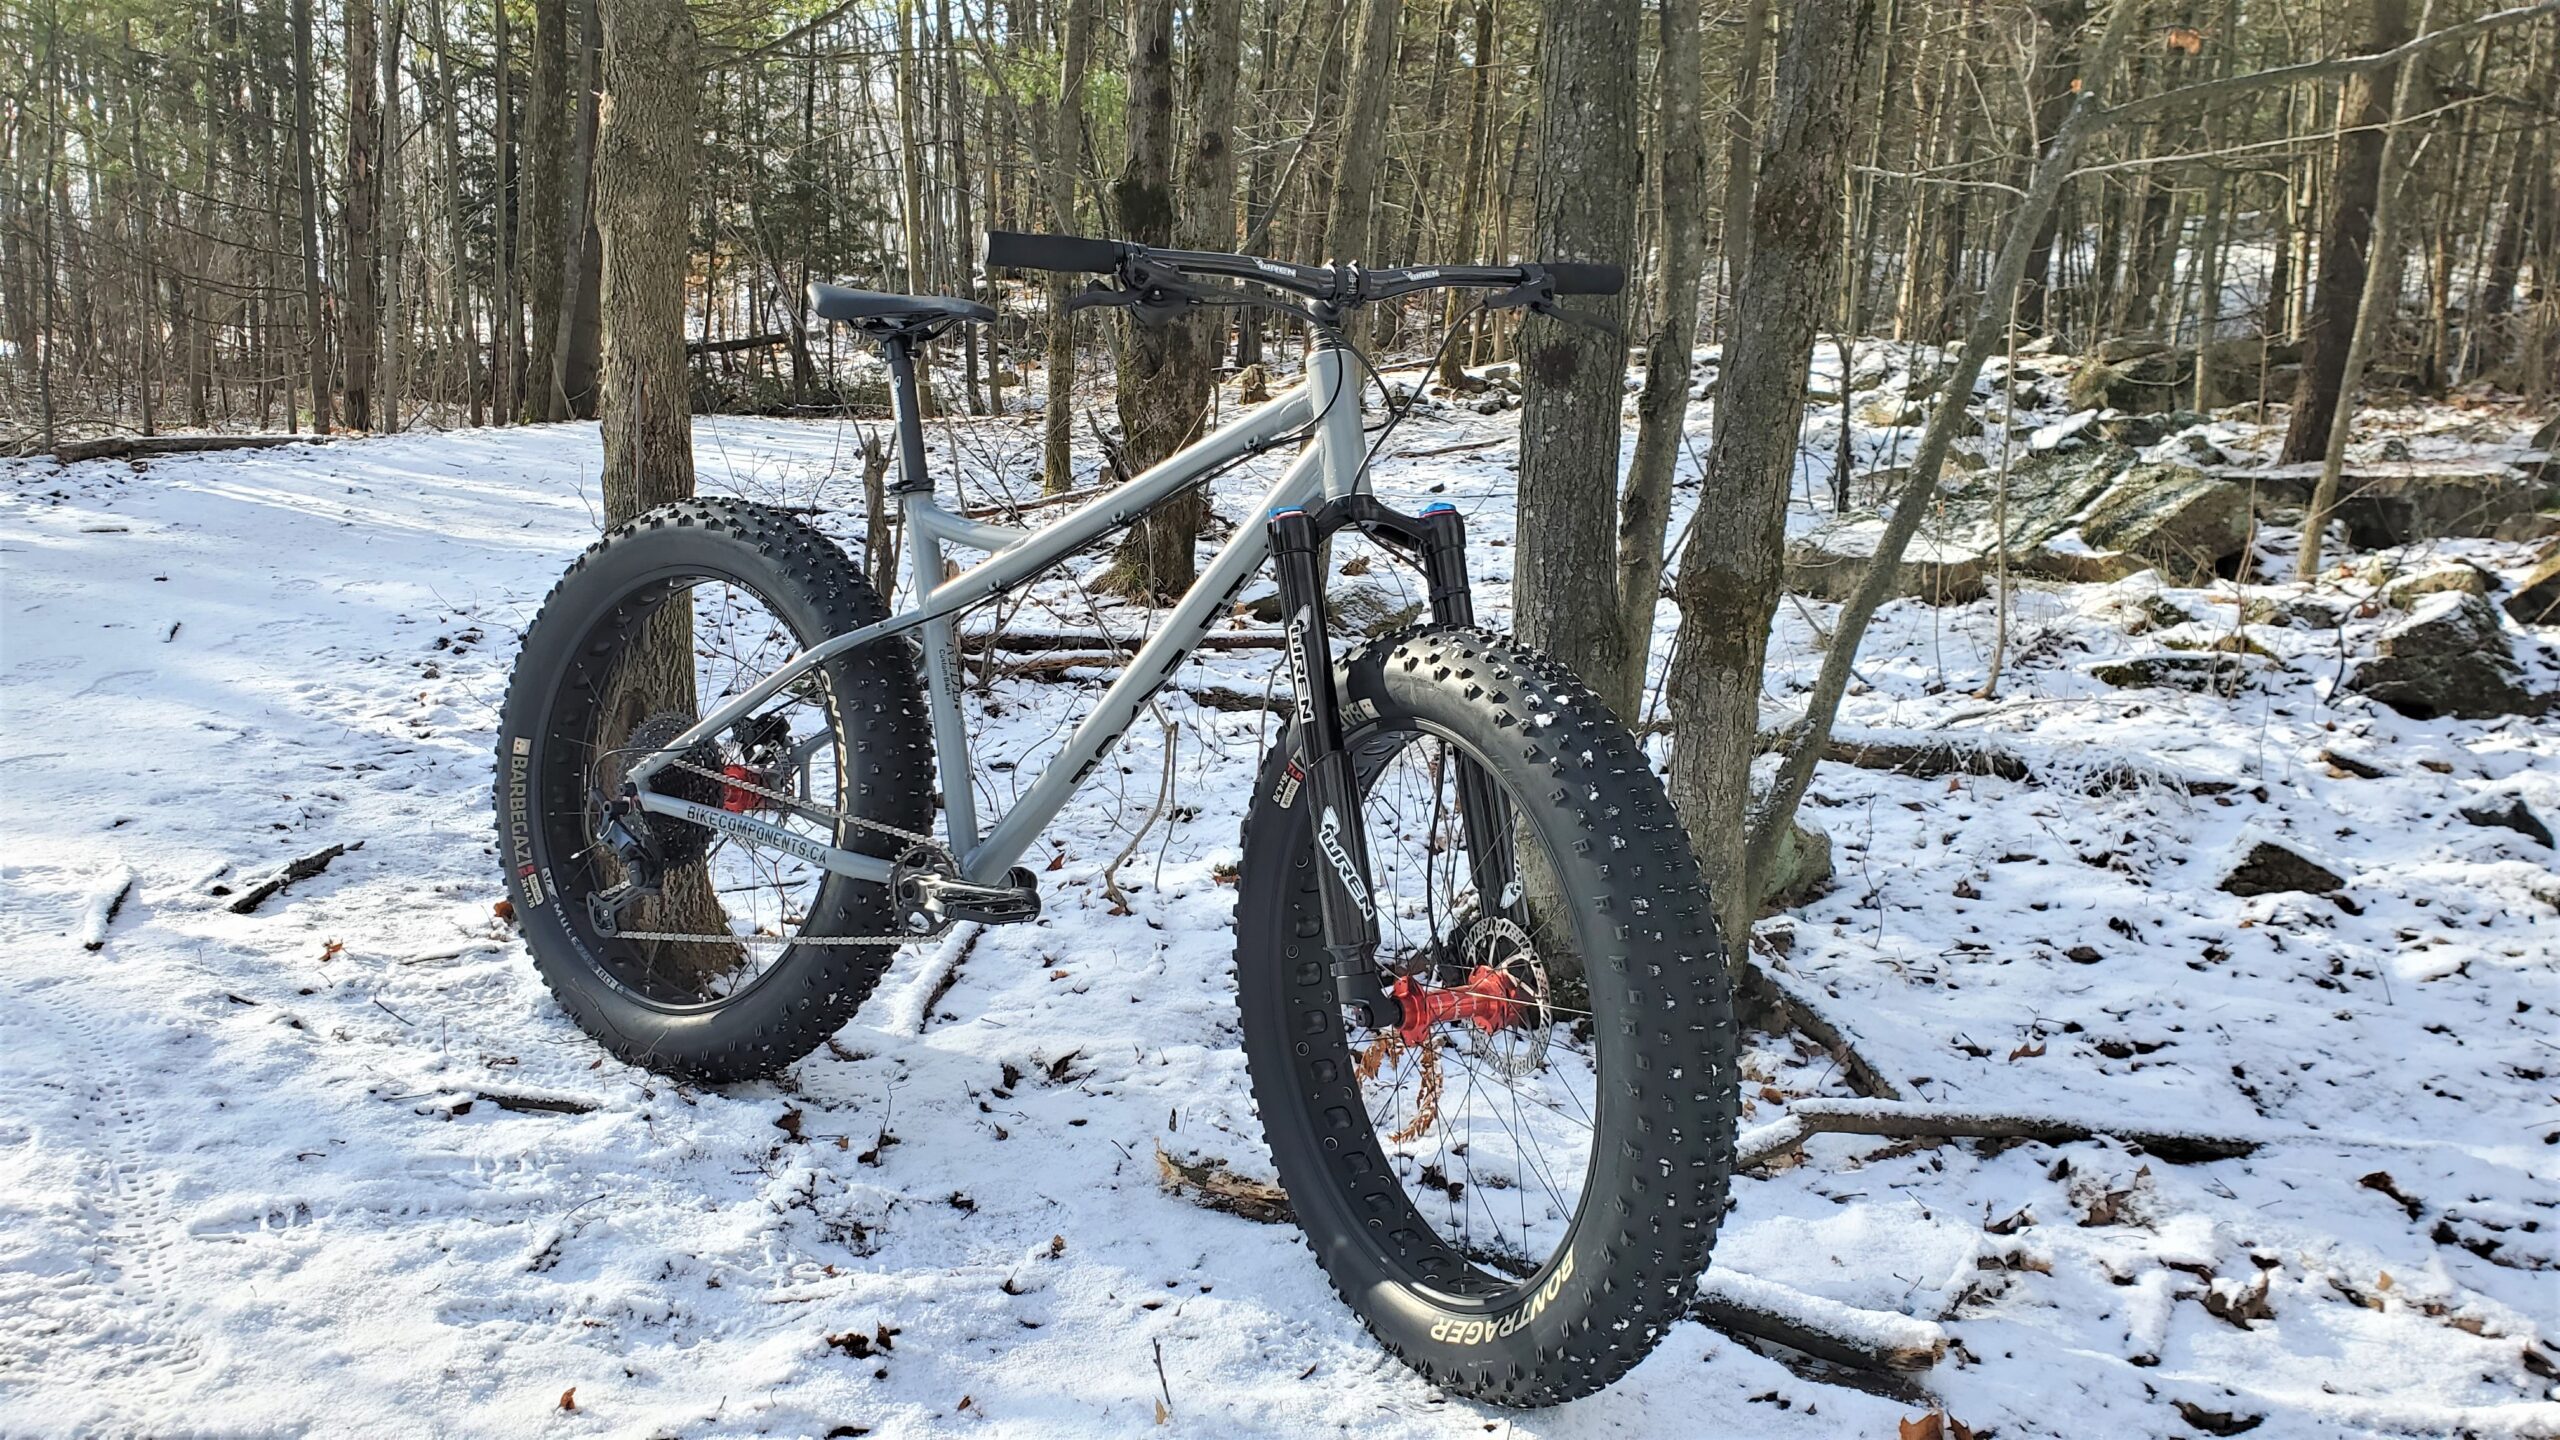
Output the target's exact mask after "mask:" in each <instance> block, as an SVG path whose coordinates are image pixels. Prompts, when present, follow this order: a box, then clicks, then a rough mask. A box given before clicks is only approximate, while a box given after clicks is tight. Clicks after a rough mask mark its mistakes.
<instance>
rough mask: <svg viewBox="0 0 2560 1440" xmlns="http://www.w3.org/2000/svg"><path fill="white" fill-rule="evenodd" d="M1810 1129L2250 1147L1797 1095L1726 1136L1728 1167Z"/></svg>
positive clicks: (2170, 1134) (2065, 1119)
mask: <svg viewBox="0 0 2560 1440" xmlns="http://www.w3.org/2000/svg"><path fill="white" fill-rule="evenodd" d="M1815 1135H1875V1136H1886V1137H1895V1138H1900V1139H1906V1140H2040V1141H2043V1142H2045V1143H2046V1144H2061V1143H2066V1142H2070V1141H2075V1140H2094V1139H2097V1138H2098V1137H2100V1136H2107V1137H2110V1138H2113V1139H2116V1140H2121V1141H2123V1142H2125V1143H2126V1144H2129V1145H2138V1146H2140V1147H2141V1148H2142V1149H2143V1150H2145V1151H2147V1152H2149V1153H2150V1154H2153V1155H2156V1156H2158V1157H2160V1158H2161V1159H2163V1160H2166V1161H2168V1162H2169V1163H2171V1164H2173V1165H2190V1164H2195V1163H2197V1162H2199V1161H2205V1160H2236V1159H2238V1158H2240V1157H2242V1156H2245V1155H2253V1154H2256V1153H2257V1150H2258V1145H2259V1142H2258V1141H2256V1140H2254V1139H2250V1138H2248V1137H2246V1136H2239V1135H2224V1134H2217V1133H2214V1132H2212V1131H2206V1130H2181V1129H2175V1128H2168V1127H2159V1126H2150V1125H2143V1124H2139V1123H2135V1122H2130V1121H2118V1120H2112V1119H2108V1120H2098V1119H2094V1118H2092V1119H2082V1118H2078V1117H2073V1116H2064V1115H2054V1114H2041V1115H2039V1114H2034V1113H2030V1112H2025V1111H2013V1110H1985V1109H1979V1108H1976V1107H1974V1106H1969V1105H1924V1104H1917V1103H1913V1102H1909V1101H1894V1100H1798V1101H1796V1102H1795V1103H1794V1104H1792V1105H1789V1106H1788V1107H1787V1113H1786V1114H1785V1115H1783V1116H1781V1117H1779V1118H1778V1119H1776V1120H1772V1121H1770V1122H1769V1123H1768V1124H1766V1125H1761V1126H1756V1127H1754V1128H1753V1129H1750V1130H1748V1131H1745V1132H1744V1133H1743V1134H1742V1135H1741V1136H1740V1137H1739V1138H1738V1139H1737V1140H1736V1141H1735V1142H1734V1166H1735V1168H1736V1169H1746V1170H1747V1169H1749V1168H1751V1167H1753V1166H1755V1165H1761V1164H1765V1163H1767V1162H1768V1161H1770V1160H1774V1159H1776V1158H1777V1157H1779V1156H1780V1155H1784V1154H1787V1153H1788V1152H1790V1151H1793V1150H1795V1149H1797V1148H1799V1147H1801V1146H1802V1145H1803V1144H1804V1142H1805V1141H1806V1140H1808V1139H1810V1138H1811V1137H1813V1136H1815Z"/></svg>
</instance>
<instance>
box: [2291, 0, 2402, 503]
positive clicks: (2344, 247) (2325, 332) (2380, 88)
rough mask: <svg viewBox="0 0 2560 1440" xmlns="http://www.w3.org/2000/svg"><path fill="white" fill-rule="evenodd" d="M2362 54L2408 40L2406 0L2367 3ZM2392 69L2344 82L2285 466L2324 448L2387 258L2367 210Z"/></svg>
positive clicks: (2377, 178)
mask: <svg viewBox="0 0 2560 1440" xmlns="http://www.w3.org/2000/svg"><path fill="white" fill-rule="evenodd" d="M2371 16H2372V19H2371V23H2370V29H2369V31H2368V33H2369V35H2370V38H2371V43H2370V44H2369V45H2368V46H2367V47H2366V49H2367V52H2368V53H2370V52H2372V51H2379V50H2388V49H2390V48H2391V47H2393V46H2395V45H2398V44H2400V43H2401V42H2402V41H2405V40H2407V39H2408V38H2409V34H2410V31H2409V4H2408V0H2372V11H2371ZM2398 73H2399V67H2398V66H2388V67H2385V68H2383V69H2379V70H2372V71H2366V72H2363V73H2360V74H2357V75H2354V76H2351V77H2349V78H2348V80H2347V84H2346V92H2345V95H2344V97H2343V98H2342V99H2341V101H2340V103H2339V107H2338V124H2339V127H2340V129H2341V130H2342V131H2343V132H2344V133H2342V134H2340V135H2339V136H2338V147H2337V151H2336V156H2335V158H2334V160H2333V161H2332V163H2331V166H2330V170H2329V214H2328V220H2327V222H2326V223H2325V224H2323V225H2322V226H2321V227H2320V276H2319V279H2317V280H2316V281H2314V282H2313V288H2312V293H2311V318H2310V323H2309V324H2307V325H2306V326H2304V328H2303V337H2302V379H2301V381H2300V383H2298V384H2296V385H2295V386H2294V391H2293V417H2292V421H2291V423H2290V424H2289V425H2288V426H2287V427H2286V429H2285V434H2284V457H2283V458H2284V463H2286V464H2288V465H2290V464H2296V463H2299V462H2301V461H2305V460H2316V459H2319V458H2320V456H2321V453H2322V451H2323V450H2324V449H2325V448H2326V447H2327V444H2328V440H2329V421H2330V418H2331V417H2332V416H2334V415H2335V414H2336V413H2337V410H2338V389H2339V383H2340V382H2341V381H2342V380H2343V379H2344V378H2345V376H2346V371H2347V351H2348V349H2349V348H2350V347H2351V346H2352V345H2353V343H2354V330H2355V324H2356V303H2357V300H2358V298H2359V297H2360V296H2362V295H2363V294H2364V288H2365V271H2366V268H2367V266H2368V262H2369V261H2371V260H2373V259H2381V260H2383V261H2384V262H2385V264H2386V265H2388V264H2389V261H2390V257H2388V256H2375V255H2372V254H2371V253H2370V252H2371V250H2372V245H2371V241H2372V239H2373V206H2374V199H2375V195H2376V193H2377V191H2378V190H2379V188H2380V185H2381V176H2382V146H2383V129H2384V127H2385V126H2387V125H2388V124H2389V122H2390V119H2391V93H2392V86H2393V81H2394V78H2395V77H2396V76H2397V75H2398Z"/></svg>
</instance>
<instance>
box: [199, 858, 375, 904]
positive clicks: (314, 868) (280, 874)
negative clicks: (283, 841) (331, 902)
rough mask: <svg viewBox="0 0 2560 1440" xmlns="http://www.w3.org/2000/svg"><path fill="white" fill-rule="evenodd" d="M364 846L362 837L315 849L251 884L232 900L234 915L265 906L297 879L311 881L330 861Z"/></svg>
mask: <svg viewBox="0 0 2560 1440" xmlns="http://www.w3.org/2000/svg"><path fill="white" fill-rule="evenodd" d="M363 848H364V842H363V841H361V840H359V841H357V842H356V843H354V844H353V845H332V846H330V847H329V848H327V849H325V850H314V851H312V852H311V853H310V854H308V855H305V856H303V857H301V858H300V859H298V860H293V861H290V862H288V863H287V864H286V865H285V867H284V868H283V869H282V870H279V871H277V872H276V873H275V874H274V875H271V876H269V877H268V878H266V879H264V880H261V881H259V882H258V883H257V884H255V885H252V886H250V887H249V892H248V893H247V894H245V895H242V896H241V897H240V898H239V899H237V900H234V901H232V902H231V906H230V909H231V913H232V914H234V915H247V914H250V913H252V912H253V911H255V910H256V909H257V908H258V907H259V906H261V905H264V904H265V903H267V901H268V900H270V899H272V898H274V896H275V895H276V893H277V892H278V891H280V890H282V889H284V887H286V886H287V885H291V884H292V883H294V882H295V881H297V880H308V879H310V878H311V877H312V876H314V875H317V874H319V873H320V872H321V871H323V870H326V869H328V868H329V862H330V861H332V860H335V859H337V858H338V857H339V856H341V855H344V854H346V853H347V852H348V851H350V850H361V849H363Z"/></svg>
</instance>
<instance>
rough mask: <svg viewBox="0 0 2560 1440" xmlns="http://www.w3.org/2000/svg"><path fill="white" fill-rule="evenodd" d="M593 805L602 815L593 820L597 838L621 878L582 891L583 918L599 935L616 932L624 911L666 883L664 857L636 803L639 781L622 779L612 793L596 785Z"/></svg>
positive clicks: (653, 896)
mask: <svg viewBox="0 0 2560 1440" xmlns="http://www.w3.org/2000/svg"><path fill="white" fill-rule="evenodd" d="M596 809H597V812H598V813H599V814H600V815H601V816H602V817H603V818H602V820H601V821H600V822H599V823H598V825H597V826H596V844H597V845H598V846H599V847H600V848H602V849H605V850H609V851H612V852H613V858H614V859H615V860H616V861H617V862H618V863H620V865H621V866H622V877H623V878H622V883H620V884H618V885H615V886H613V887H612V888H611V889H608V890H591V891H589V892H587V919H588V921H589V922H590V923H591V924H593V925H594V926H595V930H596V933H597V934H598V935H607V936H609V935H615V934H618V933H620V932H621V929H622V915H623V912H624V911H626V910H629V909H630V908H631V907H632V906H634V905H637V904H639V903H640V902H641V901H643V900H654V899H656V898H658V896H659V894H660V893H661V892H662V891H663V889H664V888H665V884H666V875H667V862H666V857H665V856H664V854H663V853H661V851H660V849H659V846H658V843H657V837H656V835H655V834H654V833H653V832H652V831H651V830H650V827H649V815H648V812H647V811H645V810H642V809H641V808H640V788H639V787H638V786H636V785H633V784H632V783H631V782H629V781H627V780H626V781H624V782H623V785H622V793H621V794H620V795H613V796H608V795H606V794H605V793H604V792H603V791H602V790H598V791H597V792H596Z"/></svg>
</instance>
